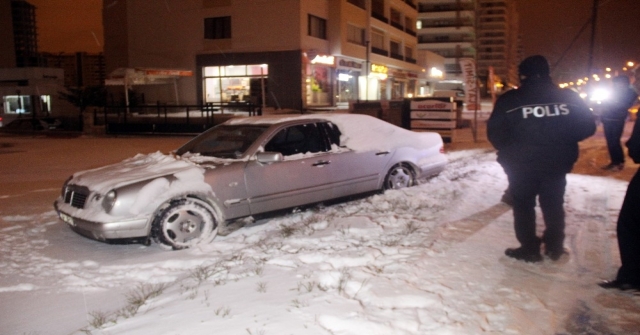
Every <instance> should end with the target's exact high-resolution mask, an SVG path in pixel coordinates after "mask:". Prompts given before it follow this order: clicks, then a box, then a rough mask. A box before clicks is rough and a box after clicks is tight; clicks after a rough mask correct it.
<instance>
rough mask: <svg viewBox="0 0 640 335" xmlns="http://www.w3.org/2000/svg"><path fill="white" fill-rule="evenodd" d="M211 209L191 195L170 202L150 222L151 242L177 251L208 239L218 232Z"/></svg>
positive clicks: (215, 219)
mask: <svg viewBox="0 0 640 335" xmlns="http://www.w3.org/2000/svg"><path fill="white" fill-rule="evenodd" d="M215 213H216V212H215V210H214V209H213V208H212V207H211V206H210V205H209V204H207V203H206V202H204V201H201V200H198V199H194V198H182V199H179V200H173V201H171V202H170V203H169V204H168V206H166V207H165V208H164V209H162V211H161V212H160V214H159V215H158V217H157V218H156V220H155V221H154V223H153V230H154V238H155V241H156V242H158V243H160V244H161V245H164V246H167V247H170V248H172V249H173V250H180V249H185V248H189V247H193V246H195V245H198V244H200V243H206V242H210V241H211V240H213V238H215V236H216V235H217V232H218V220H217V218H216V216H215Z"/></svg>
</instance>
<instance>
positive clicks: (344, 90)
mask: <svg viewBox="0 0 640 335" xmlns="http://www.w3.org/2000/svg"><path fill="white" fill-rule="evenodd" d="M358 77H360V72H356V71H351V70H338V101H337V102H348V101H349V100H358Z"/></svg>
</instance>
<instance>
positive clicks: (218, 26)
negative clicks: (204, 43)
mask: <svg viewBox="0 0 640 335" xmlns="http://www.w3.org/2000/svg"><path fill="white" fill-rule="evenodd" d="M204 38H205V39H207V40H219V39H225V38H231V16H222V17H209V18H206V19H204Z"/></svg>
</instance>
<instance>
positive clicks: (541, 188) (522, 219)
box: [507, 169, 567, 252]
mask: <svg viewBox="0 0 640 335" xmlns="http://www.w3.org/2000/svg"><path fill="white" fill-rule="evenodd" d="M507 176H508V178H509V189H510V190H511V194H512V195H513V224H514V229H515V232H516V238H517V239H518V242H520V244H521V245H522V247H523V248H525V249H528V250H530V251H532V252H539V251H540V244H541V243H544V244H545V248H546V250H550V251H561V250H563V244H564V237H565V235H564V227H565V222H564V192H565V187H566V186H567V179H566V173H557V172H542V171H525V170H521V169H513V170H511V171H509V173H508V174H507ZM536 199H538V200H539V201H540V208H541V209H542V216H543V218H544V224H545V230H544V233H543V235H542V238H539V237H538V236H537V235H536V212H535V207H536Z"/></svg>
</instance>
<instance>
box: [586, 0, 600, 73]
mask: <svg viewBox="0 0 640 335" xmlns="http://www.w3.org/2000/svg"><path fill="white" fill-rule="evenodd" d="M597 18H598V0H593V10H592V12H591V45H590V46H589V65H588V66H587V72H588V75H592V74H593V49H594V45H595V43H596V22H597Z"/></svg>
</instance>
